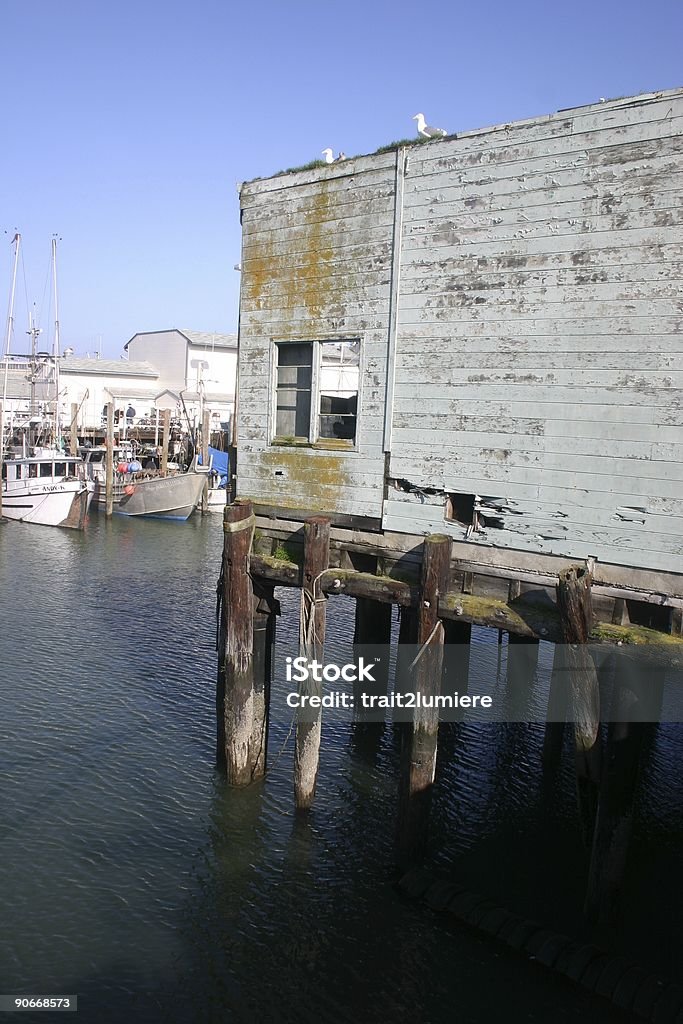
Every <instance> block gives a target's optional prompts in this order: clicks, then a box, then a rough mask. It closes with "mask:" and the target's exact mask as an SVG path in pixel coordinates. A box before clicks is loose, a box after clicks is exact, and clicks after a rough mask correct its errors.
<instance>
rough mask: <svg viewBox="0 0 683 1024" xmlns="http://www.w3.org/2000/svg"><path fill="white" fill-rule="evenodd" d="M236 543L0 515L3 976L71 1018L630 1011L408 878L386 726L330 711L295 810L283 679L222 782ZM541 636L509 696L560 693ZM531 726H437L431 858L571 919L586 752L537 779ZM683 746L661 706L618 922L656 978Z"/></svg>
mask: <svg viewBox="0 0 683 1024" xmlns="http://www.w3.org/2000/svg"><path fill="white" fill-rule="evenodd" d="M220 543H221V523H220V517H215V518H214V517H209V518H208V519H206V520H204V521H202V520H195V521H190V522H189V523H187V524H185V525H183V526H181V527H173V526H172V525H170V524H165V523H160V524H155V523H144V524H142V523H129V522H127V521H126V520H120V519H119V520H114V521H113V522H112V523H104V522H103V520H101V519H100V520H98V519H94V521H93V523H92V524H91V528H90V529H89V530H88V532H87V533H86V535H85V536H79V535H73V534H70V533H68V532H61V531H55V530H41V529H40V528H35V529H31V528H28V527H27V528H24V529H22V528H21V527H20V526H19V527H18V528H16V524H11V527H3V528H1V529H0V569H1V571H2V580H3V590H2V595H1V600H2V613H3V621H4V623H6V624H8V627H7V628H5V629H4V630H3V631H2V633H1V634H0V663H1V664H2V669H3V679H2V687H1V688H0V704H1V707H0V716H1V717H0V721H1V722H2V726H1V727H0V728H1V730H2V746H1V748H0V770H2V774H3V786H2V807H3V815H2V831H0V864H1V865H2V874H3V896H2V899H1V902H2V906H1V910H2V921H3V929H2V933H0V977H1V978H2V986H1V987H2V989H3V991H5V992H11V991H18V992H36V991H43V992H47V991H50V990H51V991H53V992H54V991H61V992H64V991H71V992H75V993H78V995H79V1000H80V1010H79V1014H80V1017H79V1019H81V1020H85V1021H89V1020H93V1021H94V1020H97V1021H103V1022H107V1024H108V1022H118V1021H122V1020H126V1021H131V1022H141V1024H143V1022H147V1021H149V1022H150V1024H154V1022H157V1021H159V1022H168V1024H175V1022H178V1024H181V1022H183V1024H184V1022H194V1021H197V1022H206V1021H209V1022H212V1021H221V1022H223V1021H230V1022H236V1024H242V1022H245V1024H246V1022H251V1021H254V1020H264V1021H268V1022H273V1024H278V1022H283V1024H284V1022H290V1021H291V1022H295V1021H296V1022H301V1021H303V1022H307V1021H311V1022H313V1021H316V1022H323V1024H327V1022H329V1024H346V1022H347V1021H348V1022H351V1021H354V1022H356V1021H363V1022H364V1024H365V1022H367V1024H384V1022H387V1024H388V1022H393V1021H397V1020H401V1021H404V1020H405V1021H415V1022H418V1021H419V1022H434V1024H440V1022H450V1021H452V1020H453V1019H454V1013H455V1012H456V1011H457V1020H458V1021H464V1022H470V1021H471V1022H487V1021H489V1020H501V1019H504V1020H509V1021H516V1020H520V1021H522V1020H523V1021H539V1022H550V1021H553V1022H554V1021H557V1020H566V1021H579V1020H582V1021H584V1020H591V1021H594V1020H600V1021H608V1022H609V1021H612V1020H614V1021H617V1020H622V1019H623V1017H622V1016H621V1015H619V1014H616V1013H613V1012H612V1011H611V1010H610V1008H609V1007H608V1006H607V1005H605V1006H603V1005H602V1004H596V1002H595V1001H594V1000H593V999H592V998H590V997H589V996H587V995H586V994H584V993H583V992H581V991H578V990H575V989H573V988H571V987H570V986H569V985H568V984H565V983H564V982H563V981H562V980H561V979H558V978H556V977H554V976H553V975H551V974H550V973H548V972H545V971H543V970H542V969H541V968H539V967H537V966H535V965H534V964H529V963H528V962H527V961H525V960H523V959H521V958H520V957H517V956H515V955H513V954H512V953H509V952H508V951H507V950H506V949H504V948H502V947H498V946H496V945H495V943H493V942H491V941H489V940H487V939H483V938H480V937H479V936H477V935H475V934H474V933H472V932H470V931H468V930H466V929H464V928H460V927H458V926H456V925H452V924H448V923H446V921H445V919H444V918H443V917H440V916H438V915H436V914H434V913H433V912H432V911H430V910H429V909H428V908H426V907H424V906H421V905H415V904H412V903H410V902H408V901H405V900H404V899H403V898H402V897H400V896H398V895H397V893H396V891H395V890H394V889H393V888H392V885H391V880H392V866H393V840H394V829H395V819H396V807H397V779H398V761H399V749H398V747H399V745H398V743H397V739H396V737H397V732H398V730H397V728H396V727H395V726H394V725H392V724H390V723H389V722H387V723H386V724H385V725H384V726H370V727H368V726H366V725H364V726H362V727H358V726H357V725H354V724H353V723H351V722H347V721H345V720H343V719H342V718H340V717H336V718H335V717H334V716H332V715H327V716H325V718H324V727H323V741H322V762H321V771H320V776H319V781H318V791H317V796H316V802H315V806H314V808H313V810H312V812H311V813H310V814H309V815H307V816H303V817H298V816H297V815H295V813H294V811H293V792H292V762H293V737H292V734H291V725H292V722H291V714H290V713H289V712H287V710H286V705H285V703H284V690H283V686H282V685H280V689H279V690H278V689H277V688H275V689H274V698H273V699H274V701H275V702H276V703H277V713H274V715H273V720H272V725H271V736H270V751H269V757H270V771H269V774H268V776H267V778H266V779H265V780H263V781H261V782H259V783H257V784H255V785H253V786H251V787H248V788H247V789H245V790H231V789H229V788H228V787H227V785H226V784H225V781H224V780H223V779H222V778H221V777H220V776H219V775H218V774H217V772H216V771H215V768H214V736H215V723H214V680H215V657H216V656H215V649H214V639H215V632H214V627H215V623H214V602H215V583H216V577H217V572H218V562H219V557H220ZM278 596H279V597H280V599H281V601H282V608H283V615H282V618H281V620H280V621H279V623H278V631H279V633H280V635H281V636H285V637H289V639H290V641H291V640H293V638H295V637H296V634H297V619H296V616H297V613H298V600H297V595H295V594H293V593H286V592H280V593H279V595H278ZM352 626H353V605H352V603H351V602H350V601H349V600H347V599H344V598H336V599H335V602H334V604H331V606H330V613H329V615H328V649H329V653H330V655H331V656H332V657H333V656H334V653H335V650H341V645H342V644H345V643H348V639H349V635H350V632H351V631H352ZM548 646H549V645H543V644H542V645H541V650H540V652H539V665H538V671H537V673H536V675H535V678H534V680H532V681H529V680H526V681H525V680H524V679H522V680H521V682H520V683H519V685H518V686H515V687H514V688H513V690H514V693H513V694H512V696H513V697H514V699H515V700H517V701H522V703H524V702H528V701H533V700H541V699H543V693H544V692H546V694H547V689H546V691H544V689H543V688H544V686H546V687H547V675H548V671H549V669H548V665H549V658H550V660H551V655H550V653H549V651H547V650H545V648H547V647H548ZM498 653H499V652H498V650H497V645H496V638H495V634H494V635H493V644H492V643H491V637H490V635H489V634H488V633H486V631H481V633H479V634H478V635H476V636H473V650H472V659H471V666H472V667H471V671H472V672H473V673H475V672H477V671H479V672H486V673H488V674H489V675H492V676H493V677H494V678H495V675H496V671H497V666H496V661H497V657H498ZM508 654H509V651H508V649H507V645H505V646H504V649H503V650H502V651H501V658H502V670H501V671H502V675H501V676H500V678H499V681H498V683H497V686H498V687H499V689H500V692H501V693H503V692H504V691H505V670H506V659H507V657H508ZM542 742H543V737H542V733H541V730H540V729H539V728H538V727H532V726H529V725H523V724H520V725H515V724H512V725H506V726H488V725H487V726H484V725H479V726H477V725H471V724H463V723H451V724H449V725H448V727H447V728H445V729H444V730H443V735H442V744H441V751H440V762H439V775H438V781H437V785H436V787H435V794H434V795H435V800H434V813H433V829H432V837H431V843H432V845H431V851H432V861H433V863H434V864H435V865H436V866H437V867H438V868H439V869H440V870H443V871H448V872H451V873H454V874H455V876H456V877H457V878H458V879H459V880H460V881H462V882H463V883H465V884H467V885H470V886H471V887H472V888H477V889H479V890H480V891H483V892H485V893H486V894H487V895H490V896H491V897H492V898H496V899H498V901H499V902H500V903H502V904H504V905H506V906H509V907H510V909H516V910H518V911H519V912H521V913H524V914H525V915H526V916H537V917H539V919H541V920H543V921H544V922H545V923H547V924H548V925H549V926H550V927H555V928H558V929H559V930H568V931H570V930H572V929H576V931H577V933H578V932H579V931H580V929H581V928H582V927H583V925H582V923H581V921H580V920H579V918H578V916H577V914H576V901H577V897H578V899H579V901H580V899H581V898H582V895H583V891H582V886H583V884H584V876H585V857H586V855H585V852H584V851H583V849H582V848H581V845H580V841H579V839H578V831H577V829H576V821H575V808H574V799H573V772H572V766H571V757H570V753H569V750H568V749H565V751H564V756H563V759H562V762H561V764H560V766H559V768H558V770H557V771H556V772H555V774H554V775H553V776H552V777H550V778H546V779H545V780H544V779H543V777H542V774H541V773H540V771H539V765H540V754H541V748H542ZM565 742H566V738H565ZM682 746H683V742H682V738H681V732H680V730H679V729H678V728H677V727H674V726H662V727H660V728H659V729H658V731H657V732H656V734H655V735H653V737H652V740H651V742H650V744H649V746H648V748H647V752H646V768H645V772H644V784H643V788H642V790H641V796H640V801H639V805H638V809H637V818H636V829H635V838H634V845H633V856H632V859H631V866H630V872H631V874H630V878H629V886H630V890H629V891H631V892H633V893H634V897H633V899H632V900H630V902H629V905H628V915H629V916H628V918H627V920H626V921H625V923H624V926H623V931H622V932H621V933H620V935H619V936H617V937H616V939H615V936H608V938H609V939H610V941H611V942H612V944H613V945H614V944H615V943H616V945H618V944H619V942H621V943H622V944H623V945H624V946H628V950H629V953H630V955H634V956H635V958H636V959H640V960H648V962H656V963H657V965H658V967H659V968H660V971H662V972H663V973H666V967H667V966H673V955H674V954H673V952H669V953H668V954H667V953H666V950H665V945H666V943H665V938H664V937H665V936H666V935H667V934H668V935H669V936H670V937H671V936H673V939H671V949H672V950H675V948H676V947H675V943H674V941H673V940H674V939H676V936H677V933H675V931H674V930H673V925H674V916H675V915H676V914H678V915H679V917H678V919H679V920H680V905H679V900H680V896H679V895H678V892H679V886H678V884H677V863H676V856H677V854H678V852H679V851H680V845H679V844H680V831H681V809H680V793H679V782H678V777H677V775H676V771H675V766H676V765H679V764H680V761H681V756H682V755H683V750H682ZM662 891H664V892H665V893H666V896H667V898H666V899H665V900H663V899H662V896H661V894H662ZM676 927H678V925H676ZM653 936H654V939H653ZM32 1016H33V1017H35V1018H36V1019H37V1020H40V1021H42V1020H44V1017H43V1016H42V1015H41V1016H40V1017H38V1015H30V1014H29V1019H30V1018H31V1017H32Z"/></svg>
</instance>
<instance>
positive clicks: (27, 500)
mask: <svg viewBox="0 0 683 1024" xmlns="http://www.w3.org/2000/svg"><path fill="white" fill-rule="evenodd" d="M93 491H94V487H93V486H92V485H90V484H89V483H88V481H87V480H86V479H85V476H84V472H83V460H82V459H80V458H77V457H73V456H69V455H65V454H64V453H63V452H62V451H58V450H56V449H44V448H34V449H32V451H31V454H26V455H21V454H20V455H15V454H13V453H11V452H7V453H6V457H5V459H4V460H3V463H2V513H3V515H4V516H5V518H7V519H16V520H19V522H22V523H37V524H38V525H40V526H65V527H69V528H71V529H73V530H82V529H83V527H84V526H85V520H86V516H87V514H88V509H89V507H90V502H91V500H92V496H93Z"/></svg>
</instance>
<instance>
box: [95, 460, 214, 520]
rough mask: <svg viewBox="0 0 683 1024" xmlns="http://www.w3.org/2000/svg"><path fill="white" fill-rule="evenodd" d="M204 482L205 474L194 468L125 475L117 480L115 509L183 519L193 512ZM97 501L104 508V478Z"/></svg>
mask: <svg viewBox="0 0 683 1024" xmlns="http://www.w3.org/2000/svg"><path fill="white" fill-rule="evenodd" d="M118 476H119V475H118V474H117V477H118ZM205 484H206V474H205V473H194V472H191V471H190V472H188V473H175V474H173V475H172V476H154V477H143V478H138V479H136V478H135V477H131V478H130V479H129V478H127V477H125V476H124V477H123V478H118V479H116V480H115V483H114V512H115V513H117V515H124V516H144V517H147V518H151V519H176V520H181V521H182V520H185V519H188V518H189V516H190V515H191V514H192V512H193V510H194V508H195V506H196V505H197V502H198V501H199V500H200V499H201V495H202V490H203V488H204V486H205ZM95 503H96V506H97V508H99V509H104V507H105V504H106V496H105V488H104V484H103V483H102V481H101V480H98V481H97V484H96V488H95Z"/></svg>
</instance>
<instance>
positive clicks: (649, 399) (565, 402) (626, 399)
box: [396, 382, 681, 423]
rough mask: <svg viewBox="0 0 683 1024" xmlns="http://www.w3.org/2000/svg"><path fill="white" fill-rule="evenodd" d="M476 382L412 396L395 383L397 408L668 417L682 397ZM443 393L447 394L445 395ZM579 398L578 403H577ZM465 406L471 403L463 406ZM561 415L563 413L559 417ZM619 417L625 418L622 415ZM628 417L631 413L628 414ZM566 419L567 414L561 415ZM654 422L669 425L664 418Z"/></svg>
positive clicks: (417, 390) (629, 389)
mask: <svg viewBox="0 0 683 1024" xmlns="http://www.w3.org/2000/svg"><path fill="white" fill-rule="evenodd" d="M475 385H476V382H472V383H470V384H452V385H451V386H450V387H449V388H447V389H446V388H441V389H440V391H441V393H439V389H437V388H435V387H434V386H433V385H429V384H420V383H417V384H415V385H414V390H413V393H412V395H411V393H410V385H409V384H408V383H406V382H400V383H397V384H396V406H397V408H398V409H400V410H401V411H406V410H408V411H409V410H410V400H411V399H412V402H413V405H415V404H418V405H419V404H422V403H427V402H428V403H430V405H429V407H430V409H431V411H432V413H433V414H439V413H447V414H450V413H456V414H457V413H461V414H462V413H465V412H471V411H472V408H475V407H476V404H477V403H478V402H481V401H486V402H499V403H504V402H506V401H507V403H513V404H518V403H524V402H526V403H528V404H527V414H528V409H529V408H532V409H534V410H536V407H537V406H538V405H539V403H540V404H547V403H548V402H550V403H552V404H553V405H554V404H555V403H557V404H558V405H560V406H566V407H568V408H571V409H575V408H577V407H578V408H580V409H588V410H589V411H592V410H591V407H595V406H637V407H638V408H640V409H643V408H649V409H651V410H652V411H654V412H655V413H656V411H657V410H658V409H660V410H663V411H665V412H666V413H667V414H670V412H669V411H670V410H672V409H675V408H676V407H677V406H680V405H681V394H680V392H679V391H677V390H675V389H673V388H672V389H667V388H651V389H649V390H648V391H646V392H645V391H643V390H641V389H639V388H638V387H635V386H629V385H621V386H618V385H612V386H610V387H603V388H600V389H599V390H598V389H596V390H595V392H593V393H590V394H586V393H585V392H584V391H583V388H581V387H580V386H578V385H577V386H576V387H573V386H572V385H566V384H565V385H562V384H548V385H545V386H537V385H535V384H530V385H528V386H527V385H525V384H524V383H523V382H519V383H518V385H517V387H515V388H512V387H510V385H509V384H508V385H505V384H500V383H498V384H486V385H482V386H480V387H476V386H475ZM444 391H445V392H446V394H445V395H444ZM577 399H580V401H577ZM466 403H472V404H471V405H469V406H468V405H466ZM561 415H562V414H561ZM621 415H624V414H623V413H622V414H621ZM629 416H630V412H629ZM564 418H566V414H565V415H564ZM655 422H662V423H666V422H668V421H667V420H666V419H664V420H661V421H657V420H656V419H655Z"/></svg>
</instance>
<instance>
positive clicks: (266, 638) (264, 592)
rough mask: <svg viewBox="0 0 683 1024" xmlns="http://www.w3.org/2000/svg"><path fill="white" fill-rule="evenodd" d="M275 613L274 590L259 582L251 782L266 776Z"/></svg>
mask: <svg viewBox="0 0 683 1024" xmlns="http://www.w3.org/2000/svg"><path fill="white" fill-rule="evenodd" d="M278 610H279V606H278V603H277V601H276V600H275V596H274V587H273V586H271V585H269V584H266V583H263V582H262V581H258V584H254V644H253V647H254V721H253V728H252V756H251V763H252V778H255V779H256V778H260V777H261V776H262V775H265V772H266V761H267V757H268V725H269V721H270V687H271V680H272V670H273V647H274V644H275V622H276V618H275V616H276V614H277V612H278Z"/></svg>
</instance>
